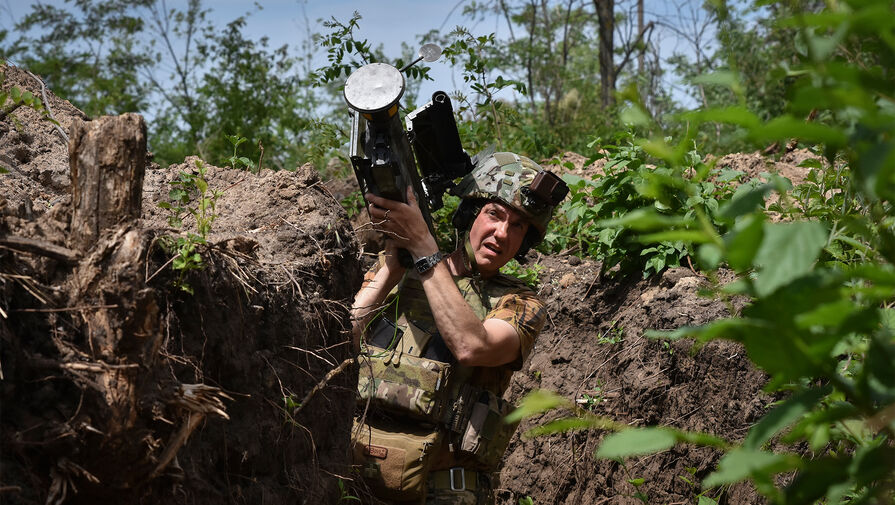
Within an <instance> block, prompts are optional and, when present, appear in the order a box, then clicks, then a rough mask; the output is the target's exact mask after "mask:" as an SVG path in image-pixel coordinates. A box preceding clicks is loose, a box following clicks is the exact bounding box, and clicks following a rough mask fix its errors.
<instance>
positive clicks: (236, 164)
mask: <svg viewBox="0 0 895 505" xmlns="http://www.w3.org/2000/svg"><path fill="white" fill-rule="evenodd" d="M227 140H229V141H230V143H231V144H233V156H230V157H229V158H227V161H229V162H230V166H231V167H233V168H236V169H239V168H245V169H247V170H248V171H249V172H255V162H253V161H252V160H250V159H248V158H246V157H245V156H239V155H237V150H238V149H239V145H240V144H242V143H243V142H246V141H247V140H248V139H247V138H245V137H243V136H240V135H227ZM262 152H263V151H262ZM258 168H259V169H260V168H261V167H258Z"/></svg>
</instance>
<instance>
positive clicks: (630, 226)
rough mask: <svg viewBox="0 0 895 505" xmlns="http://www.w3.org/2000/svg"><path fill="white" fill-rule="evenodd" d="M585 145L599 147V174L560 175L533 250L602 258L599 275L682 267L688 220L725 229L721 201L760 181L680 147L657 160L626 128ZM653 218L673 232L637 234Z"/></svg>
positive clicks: (687, 250)
mask: <svg viewBox="0 0 895 505" xmlns="http://www.w3.org/2000/svg"><path fill="white" fill-rule="evenodd" d="M591 144H592V146H595V147H597V146H598V147H600V148H601V153H600V154H598V155H597V156H598V157H605V160H606V161H605V164H604V165H603V172H604V175H602V176H600V177H594V178H590V179H589V178H582V177H578V176H575V175H572V174H568V173H567V174H565V175H563V178H564V179H565V180H566V182H567V183H568V184H569V186H570V188H571V191H570V196H569V197H568V198H567V199H566V200H565V201H564V202H563V203H562V205H561V206H560V208H559V209H558V212H557V215H556V217H555V218H554V221H553V223H552V224H551V226H550V229H549V230H548V232H547V235H546V237H545V240H544V242H543V243H542V244H541V245H540V246H539V250H540V251H542V252H544V253H556V252H560V251H564V250H575V251H577V252H578V254H580V255H582V256H588V257H592V258H595V259H597V260H600V261H601V262H602V263H603V268H602V271H603V273H604V274H605V273H606V272H608V271H610V270H611V269H613V268H615V267H618V270H619V271H620V272H621V273H628V272H631V271H640V272H642V273H643V276H644V277H647V276H649V275H651V274H657V273H659V272H661V271H662V270H664V269H665V268H667V267H672V266H678V265H680V264H681V262H682V261H683V260H685V258H687V257H693V256H695V253H696V251H695V249H694V248H693V247H692V245H691V242H690V241H689V240H686V238H687V233H688V232H691V231H692V230H695V229H698V226H697V227H695V228H694V225H693V221H694V220H698V221H699V222H700V223H705V224H707V225H712V226H717V227H718V228H719V229H721V230H726V229H727V227H728V226H729V224H730V222H729V219H726V217H725V215H724V213H723V209H724V207H725V205H727V204H728V203H729V202H731V201H733V200H737V199H738V198H740V197H741V195H743V194H745V193H747V192H748V191H750V190H751V189H752V188H754V187H758V186H759V185H760V182H759V181H757V180H751V181H744V180H742V179H743V178H744V175H745V174H744V173H743V172H740V171H736V170H732V169H728V168H725V169H715V168H713V167H712V166H710V165H706V164H705V163H704V162H703V161H702V156H700V154H699V153H698V152H696V151H695V150H690V151H688V152H687V153H686V156H685V157H684V159H683V162H684V163H683V165H671V164H668V163H663V161H662V160H661V159H658V158H655V157H651V156H649V155H648V153H647V152H646V150H645V149H644V148H643V147H642V146H641V145H639V144H637V143H635V141H634V138H633V137H632V136H631V135H630V134H622V135H619V136H618V138H617V139H616V141H615V142H614V143H613V144H602V145H601V140H600V139H596V140H594V141H593V142H592V143H591ZM589 161H592V160H589ZM554 163H555V164H559V161H558V160H554ZM769 177H770V176H769ZM779 183H780V184H783V183H784V182H782V181H780V182H779ZM656 220H658V221H660V222H662V223H664V224H666V225H668V226H669V227H670V228H671V229H672V230H674V231H675V233H674V234H671V235H668V236H652V237H647V240H644V239H643V237H639V236H638V235H637V232H638V231H640V230H642V229H643V227H644V226H652V225H653V223H654V222H655V221H656ZM700 226H701V225H700ZM693 232H694V233H695V231H693ZM684 264H686V263H684Z"/></svg>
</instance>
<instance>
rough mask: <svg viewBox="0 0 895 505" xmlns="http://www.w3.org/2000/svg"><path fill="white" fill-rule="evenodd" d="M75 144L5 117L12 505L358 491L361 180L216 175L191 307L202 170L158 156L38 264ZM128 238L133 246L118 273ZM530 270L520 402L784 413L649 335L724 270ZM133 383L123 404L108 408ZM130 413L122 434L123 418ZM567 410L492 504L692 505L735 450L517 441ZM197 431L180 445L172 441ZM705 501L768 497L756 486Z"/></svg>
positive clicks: (584, 439) (514, 464) (254, 498)
mask: <svg viewBox="0 0 895 505" xmlns="http://www.w3.org/2000/svg"><path fill="white" fill-rule="evenodd" d="M12 85H18V86H20V87H25V88H28V89H31V90H32V91H34V92H35V94H37V95H40V94H41V88H40V85H39V84H38V81H37V80H36V79H35V78H32V77H31V76H29V75H27V74H25V73H24V72H22V71H20V70H18V69H14V68H9V69H7V78H6V81H5V82H4V84H3V86H4V89H8V88H9V87H10V86H12ZM48 101H49V103H50V106H51V110H52V111H53V112H54V114H55V116H56V119H57V120H58V122H59V123H60V127H61V129H62V131H64V132H68V131H69V130H70V128H71V126H72V124H73V123H74V122H76V120H84V119H87V118H86V117H85V116H84V115H83V114H82V113H81V112H80V111H78V110H77V109H76V108H74V107H73V106H71V104H69V103H68V102H65V101H63V100H60V99H58V98H56V97H55V96H53V95H52V93H49V92H48ZM62 137H63V136H62V135H61V134H60V133H59V131H57V128H55V127H54V125H52V124H51V123H49V122H47V121H45V120H41V118H40V115H39V114H37V113H36V112H34V111H33V110H30V109H27V108H24V107H22V108H19V109H18V110H16V111H14V117H7V118H5V119H4V120H3V121H2V122H0V166H3V167H5V168H7V169H9V173H7V174H2V175H0V181H2V183H0V219H2V221H0V240H5V242H0V309H2V313H0V374H2V375H0V405H2V407H0V408H2V410H0V427H2V450H0V465H2V466H0V468H2V472H0V501H2V502H4V503H7V502H8V503H27V504H30V503H63V502H66V503H75V502H84V503H87V502H94V501H97V500H103V501H106V502H109V503H134V502H146V503H149V502H152V503H155V502H160V501H176V502H191V503H261V502H264V503H296V502H298V503H336V502H338V501H339V498H340V497H341V490H340V485H347V486H349V487H350V484H351V480H352V474H351V472H350V469H349V463H350V462H349V460H348V455H349V453H350V451H349V449H348V439H349V437H348V430H349V429H350V418H351V414H350V413H351V411H352V410H353V408H354V395H353V388H354V384H355V382H354V381H355V380H356V374H357V370H356V369H355V368H353V365H348V366H347V367H345V368H339V367H340V366H341V365H343V364H344V363H346V361H345V360H346V358H349V357H350V350H349V349H348V345H347V342H348V337H347V332H346V329H347V325H348V316H347V306H348V305H349V304H350V300H351V297H352V296H353V293H354V292H355V291H356V289H357V288H358V286H359V282H360V273H361V271H362V268H363V264H364V263H365V260H366V259H368V258H369V256H368V254H369V253H370V252H375V249H376V247H377V244H376V242H375V237H374V236H371V235H369V234H367V233H366V232H365V230H364V226H363V220H364V217H365V216H364V213H363V212H361V213H360V214H359V215H357V216H356V217H354V219H353V220H349V215H348V214H347V213H346V212H345V210H343V209H342V207H341V206H340V205H339V203H338V201H339V200H341V199H342V198H344V197H345V196H348V195H349V194H350V193H351V191H352V187H353V186H352V184H351V182H350V180H348V181H346V180H332V181H321V180H320V179H319V178H318V175H317V172H316V171H315V170H314V169H313V168H312V167H301V168H300V169H298V170H296V171H295V172H277V173H274V172H271V171H262V173H261V174H252V173H248V172H245V171H236V170H232V169H226V168H220V167H217V166H214V165H213V164H208V165H207V166H208V173H207V176H206V178H207V180H208V182H209V185H210V187H211V188H213V189H219V190H221V191H223V193H222V196H221V197H220V198H219V200H218V201H217V206H216V209H215V212H216V214H217V216H218V217H217V219H216V220H215V221H214V223H213V231H212V232H211V234H210V235H209V236H208V246H207V247H206V246H203V247H202V249H201V250H202V252H203V254H204V255H205V258H206V261H205V264H206V267H205V268H204V269H203V270H201V271H197V272H193V273H191V274H190V275H189V276H188V277H186V281H187V283H188V285H189V287H190V288H191V289H192V291H193V293H194V294H189V293H187V292H186V291H183V290H181V289H179V288H177V287H175V286H174V285H173V283H174V281H175V279H176V275H175V274H174V273H173V272H172V270H171V268H170V264H169V263H168V260H169V259H170V254H169V253H167V252H165V251H164V250H163V249H162V248H161V247H160V246H159V242H160V241H161V239H160V237H162V236H163V235H171V234H177V233H181V232H183V231H189V230H191V231H195V228H194V226H193V225H192V224H191V221H189V220H187V223H186V229H184V230H175V229H171V227H170V225H169V223H168V221H167V216H168V214H167V213H166V212H165V211H164V210H163V209H161V208H159V207H158V205H157V204H158V202H160V201H162V200H165V199H166V198H167V194H168V191H169V189H170V188H171V185H170V184H169V183H170V182H171V181H172V180H174V179H175V178H176V177H177V176H178V174H179V173H180V172H181V171H187V172H189V171H192V172H195V171H196V170H197V165H196V163H197V160H196V159H187V160H184V163H182V164H178V165H174V166H171V167H169V168H167V169H160V168H158V167H157V166H156V165H154V164H152V163H151V160H150V161H149V162H147V164H146V165H147V166H146V167H145V175H144V181H143V185H142V216H141V219H139V220H138V221H136V222H122V223H120V224H119V225H118V226H117V227H112V228H110V229H109V230H107V231H106V232H105V233H104V234H103V235H102V237H101V239H100V240H98V241H97V243H96V244H94V245H92V246H91V248H90V249H88V250H86V251H81V252H80V255H79V256H78V257H77V258H76V259H74V260H70V261H68V260H66V261H64V260H62V259H59V258H53V257H48V256H47V255H46V254H48V253H46V251H47V250H49V247H48V246H49V245H54V246H58V247H62V248H70V247H71V240H70V235H71V234H72V230H71V227H70V223H71V219H72V205H73V203H72V198H71V196H70V188H71V185H72V177H71V173H70V170H69V161H68V145H67V143H66V141H64V140H63V139H62ZM805 156H807V154H806V153H803V152H800V151H795V152H792V153H787V154H785V155H783V156H782V157H781V158H780V160H777V161H774V160H770V159H769V158H767V157H765V156H762V155H761V154H736V155H730V156H727V157H724V158H722V159H720V160H718V165H719V166H732V167H733V168H737V169H739V170H743V171H744V172H747V173H748V174H749V175H759V174H760V173H762V172H765V171H769V172H777V173H780V174H781V175H784V176H787V177H789V178H790V179H792V180H793V181H794V182H796V181H798V180H800V178H803V177H804V170H803V169H801V168H799V167H798V163H799V162H800V161H801V159H803V158H804V157H805ZM563 159H564V160H566V161H571V162H572V163H573V165H574V168H573V169H572V170H573V171H574V172H575V173H576V174H578V175H582V176H599V174H600V169H599V162H598V163H597V164H596V165H592V166H590V167H585V166H584V163H585V161H586V158H585V157H583V156H581V155H577V154H575V153H566V154H565V155H564V156H563ZM122 237H131V238H130V239H129V240H131V242H133V243H136V244H138V245H139V246H140V247H137V248H136V249H135V250H137V251H138V252H139V254H137V255H135V256H134V259H133V261H130V262H125V263H120V264H119V263H115V259H116V258H119V257H120V256H122V254H121V251H124V250H125V247H124V244H125V242H123V238H122ZM13 238H27V239H30V240H33V241H37V242H39V243H40V244H42V247H43V251H44V252H43V253H41V252H34V250H33V249H31V250H23V249H22V248H21V247H18V246H14V245H10V244H11V242H10V240H11V239H13ZM531 262H532V263H533V264H537V265H540V266H541V268H542V270H541V278H540V288H539V291H540V294H541V295H542V296H543V297H544V299H545V300H546V302H547V305H548V307H549V309H550V318H549V321H548V324H547V326H546V328H545V329H544V331H543V332H542V334H541V335H540V337H539V338H538V340H537V342H536V346H535V348H534V351H533V353H532V355H531V356H530V358H529V359H528V361H527V362H526V363H525V364H524V366H523V369H522V370H521V371H520V372H518V373H517V374H516V375H515V377H514V379H513V382H512V384H511V387H510V389H509V391H508V393H507V396H508V397H509V398H510V399H512V400H514V401H518V400H520V399H521V398H522V397H523V396H524V395H525V394H526V393H527V392H529V391H531V390H533V389H538V388H542V389H547V390H551V391H556V392H558V393H559V394H560V395H562V396H564V397H566V398H568V399H569V400H570V401H573V402H576V405H578V406H579V407H580V408H581V409H586V410H589V411H591V412H593V413H594V414H598V415H605V416H608V417H610V418H612V419H615V420H617V421H620V422H624V423H628V424H631V425H632V426H647V425H654V424H669V425H673V426H676V427H679V428H682V429H688V430H698V431H705V432H708V433H712V434H716V435H719V436H723V437H725V438H728V439H730V440H740V439H742V438H743V437H744V436H745V434H746V430H747V429H748V427H749V426H750V424H752V423H754V422H755V420H757V419H758V418H759V417H761V416H762V415H763V414H764V413H765V412H766V411H767V409H768V406H769V404H770V402H771V401H772V400H774V398H771V397H769V396H767V395H765V394H763V393H762V386H763V384H764V382H765V377H764V375H763V374H762V373H761V372H760V371H758V370H756V369H755V368H754V367H753V366H752V364H751V363H750V361H749V360H748V357H747V356H746V355H745V354H744V352H743V350H742V349H741V348H740V347H739V346H737V345H736V344H732V343H725V342H715V343H711V344H708V345H705V346H703V347H701V348H698V347H694V346H693V344H692V343H691V342H687V341H680V342H673V343H668V342H665V341H662V340H654V339H649V338H646V337H645V336H644V332H645V331H646V330H649V329H660V330H661V329H673V328H677V327H679V326H682V325H688V324H700V323H705V322H708V321H711V320H714V319H717V318H720V317H726V316H728V315H730V314H731V313H735V312H736V311H737V310H739V308H741V306H742V304H743V303H744V302H743V301H742V300H732V301H729V302H725V301H721V300H717V299H713V298H710V297H706V296H702V294H701V290H702V289H703V288H708V287H710V286H712V285H713V284H715V283H723V282H728V281H730V280H731V279H732V278H733V276H732V274H730V273H722V276H721V277H720V278H715V279H709V278H707V277H706V276H705V275H704V274H702V273H700V272H696V271H693V270H691V269H690V268H689V267H688V266H685V267H679V268H674V269H670V270H667V271H665V272H664V273H663V274H662V275H661V276H658V277H655V278H650V279H646V280H644V279H642V278H641V277H640V275H639V274H638V275H636V276H633V277H631V276H627V277H626V276H620V275H618V274H613V273H612V272H601V268H600V264H599V263H596V262H593V261H591V260H587V259H580V258H577V257H575V256H573V255H571V254H560V255H556V256H549V257H544V256H539V255H538V254H537V253H532V256H531ZM99 315H102V317H104V318H106V319H108V320H112V321H113V322H114V321H116V319H115V318H118V319H117V321H119V322H120V325H119V326H115V324H110V325H109V327H110V328H111V329H112V330H114V331H118V333H117V334H118V335H119V336H122V335H123V337H122V340H121V341H120V342H118V344H116V345H117V346H113V349H112V351H114V352H112V353H111V354H109V353H106V354H103V353H100V352H98V351H97V350H96V348H95V343H94V342H93V340H92V338H93V335H95V334H96V333H95V332H96V331H97V330H96V325H95V322H96V321H97V319H96V318H97V317H99ZM138 316H139V317H138ZM106 319H104V320H106ZM137 323H139V325H138V326H139V328H144V329H146V332H147V333H148V334H151V335H152V338H151V339H150V340H151V341H152V342H154V344H153V345H151V346H150V345H143V344H141V345H140V346H136V347H135V346H134V345H130V344H128V345H125V344H127V338H125V337H127V332H126V331H124V332H122V331H120V330H121V329H122V328H132V327H135V326H134V325H135V324H137ZM114 331H113V333H114ZM140 331H143V330H140ZM137 333H139V332H137ZM137 370H138V371H137ZM333 370H341V371H340V372H336V373H331V372H332V371H333ZM100 379H102V380H100ZM121 384H126V385H128V387H130V388H131V389H128V391H130V393H129V395H130V396H127V397H126V398H124V399H123V400H122V399H121V398H118V399H114V398H113V399H110V397H109V393H110V392H114V391H118V390H120V386H121ZM318 384H319V385H321V386H322V388H321V389H320V390H319V391H316V390H314V386H315V385H318ZM116 388H118V389H116ZM203 388H205V389H203ZM187 392H189V394H187ZM196 394H198V395H200V396H201V394H206V395H207V399H206V400H202V402H204V403H202V402H200V403H202V404H201V405H200V406H199V407H197V406H196V405H195V404H192V403H190V402H189V401H187V399H189V398H193V396H190V395H196ZM306 395H307V396H306ZM306 398H307V400H306V401H305V399H306ZM209 406H217V407H214V408H218V407H220V408H222V410H223V412H224V413H225V414H226V416H227V417H228V418H229V419H225V418H224V417H223V416H222V415H220V414H218V413H215V411H214V410H213V408H212V407H209ZM200 407H201V408H205V409H206V410H203V411H201V412H200V410H201V408H200ZM116 409H117V410H116ZM121 409H125V411H126V412H127V413H128V416H127V419H126V422H125V421H121V420H120V419H117V418H115V417H114V416H112V413H114V412H120V411H121ZM568 414H569V412H568V411H560V412H550V413H547V414H545V415H543V416H540V417H536V418H533V419H528V420H525V421H523V422H522V424H521V426H520V428H519V430H518V432H517V434H516V436H515V437H514V438H513V440H512V442H511V444H510V447H509V449H508V450H507V453H506V456H505V459H504V462H503V464H502V468H501V485H500V489H499V492H498V499H499V500H498V501H499V503H503V504H514V505H515V504H516V503H518V500H519V499H520V498H524V497H526V496H530V497H532V498H533V500H534V503H538V504H547V503H569V504H571V503H609V504H629V503H639V502H640V500H638V499H637V498H635V497H634V495H635V493H637V492H643V493H645V494H646V495H647V496H648V497H649V500H650V503H695V501H696V495H697V494H699V493H700V492H702V491H703V490H701V489H698V482H699V480H700V479H701V478H702V477H704V476H705V475H707V474H708V473H709V472H711V471H712V469H713V468H714V465H715V464H716V463H717V461H718V459H719V454H718V453H716V452H713V451H710V450H707V449H692V448H687V447H678V448H674V449H672V450H669V451H665V452H663V453H660V454H656V455H653V456H648V457H643V458H639V459H634V460H631V461H628V462H626V463H625V464H624V465H622V464H620V463H618V462H615V461H603V460H596V459H595V458H594V456H593V452H594V449H595V447H596V446H597V444H598V443H599V441H600V440H601V439H602V437H603V436H605V433H603V432H600V431H587V432H575V433H564V434H556V435H550V436H542V437H537V438H529V437H526V436H524V434H525V432H527V431H528V430H529V429H531V428H533V427H535V426H538V425H541V424H543V423H544V422H546V421H547V420H550V419H553V418H556V417H559V416H563V415H568ZM199 416H201V417H199ZM196 419H199V420H200V422H196ZM183 433H185V434H186V435H188V440H187V439H182V437H181V438H178V436H179V435H180V434H183ZM169 449H170V450H169ZM168 456H170V457H168ZM641 478H642V479H643V480H644V482H643V484H642V485H640V486H639V487H637V486H635V485H634V484H632V481H633V482H639V481H638V480H637V479H641ZM688 481H689V482H692V483H696V485H694V484H690V483H688ZM722 491H723V492H722ZM709 494H710V495H711V496H713V497H716V498H718V497H720V499H721V501H722V502H723V503H731V504H734V503H737V504H739V503H742V504H746V503H760V502H761V500H760V499H759V498H758V496H757V495H756V493H755V491H754V490H753V489H752V488H751V487H749V486H748V485H737V486H733V487H731V488H728V489H724V490H711V491H710V492H709Z"/></svg>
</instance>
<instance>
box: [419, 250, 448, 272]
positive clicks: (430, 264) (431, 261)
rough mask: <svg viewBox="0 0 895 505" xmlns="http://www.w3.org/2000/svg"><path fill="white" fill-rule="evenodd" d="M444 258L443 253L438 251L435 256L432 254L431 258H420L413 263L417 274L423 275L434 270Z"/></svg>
mask: <svg viewBox="0 0 895 505" xmlns="http://www.w3.org/2000/svg"><path fill="white" fill-rule="evenodd" d="M443 257H444V256H443V255H442V254H441V251H436V252H435V254H430V255H429V256H423V257H422V258H418V259H417V260H416V261H414V262H413V266H415V267H416V271H417V273H419V274H420V275H423V274H424V273H426V272H428V271H429V270H432V269H433V268H434V267H435V265H437V264H438V262H440V261H441V258H443Z"/></svg>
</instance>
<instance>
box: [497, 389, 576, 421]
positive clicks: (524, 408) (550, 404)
mask: <svg viewBox="0 0 895 505" xmlns="http://www.w3.org/2000/svg"><path fill="white" fill-rule="evenodd" d="M568 405H569V401H568V400H566V399H565V398H563V397H561V396H559V395H557V394H556V393H553V392H550V391H545V390H543V389H537V390H534V391H532V392H531V393H528V394H527V395H525V398H523V399H522V401H521V402H520V403H519V407H518V408H517V409H516V410H514V411H512V412H510V413H509V415H507V416H506V417H505V418H504V420H503V421H504V422H505V423H515V422H517V421H521V420H522V419H524V418H526V417H531V416H534V415H537V414H541V413H543V412H547V411H548V410H553V409H555V408H557V407H563V406H568Z"/></svg>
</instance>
